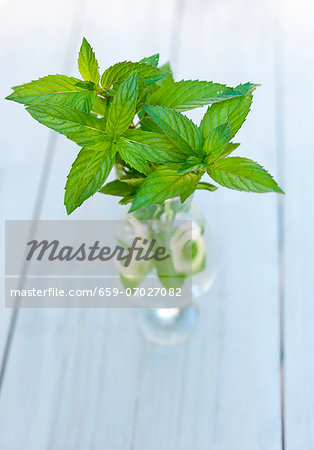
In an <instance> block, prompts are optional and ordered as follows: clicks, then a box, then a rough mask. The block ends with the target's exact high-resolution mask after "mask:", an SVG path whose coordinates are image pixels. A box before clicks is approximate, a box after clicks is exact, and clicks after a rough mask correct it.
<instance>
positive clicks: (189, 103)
mask: <svg viewBox="0 0 314 450" xmlns="http://www.w3.org/2000/svg"><path fill="white" fill-rule="evenodd" d="M242 95H243V94H242V93H241V92H239V91H237V90H236V89H232V88H230V87H227V86H225V85H223V84H218V83H212V82H208V81H198V80H187V81H179V82H177V83H172V84H170V85H169V84H165V85H164V86H162V87H161V88H160V89H158V90H156V91H155V92H153V93H152V95H151V96H150V97H149V99H148V104H150V105H160V106H166V107H168V108H173V109H175V110H176V111H181V112H182V111H188V110H189V109H194V108H199V107H201V106H204V105H208V104H209V103H215V102H221V101H223V100H226V99H229V98H233V97H239V96H242Z"/></svg>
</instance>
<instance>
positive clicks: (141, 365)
mask: <svg viewBox="0 0 314 450" xmlns="http://www.w3.org/2000/svg"><path fill="white" fill-rule="evenodd" d="M0 17H1V19H0V20H1V26H0V35H1V39H0V42H1V48H0V55H1V61H2V67H1V73H0V77H1V84H0V91H1V98H3V97H4V96H5V95H7V94H8V93H9V87H10V86H14V85H17V84H21V83H23V82H26V81H29V80H31V79H34V78H38V77H39V76H43V75H46V74H48V73H50V74H53V73H67V74H69V75H70V74H74V75H75V74H77V69H76V55H77V51H78V48H79V46H80V42H81V39H82V36H83V35H84V36H86V38H87V39H88V40H89V41H90V42H91V43H92V45H93V46H94V49H95V51H96V54H97V56H98V59H99V61H100V63H101V67H102V69H105V68H106V67H108V66H109V65H111V64H112V63H114V62H117V61H119V60H125V59H132V60H138V59H140V58H142V57H144V56H148V55H150V54H152V53H156V52H160V53H161V59H162V61H166V60H167V59H168V58H171V61H172V62H173V68H174V71H175V75H176V79H181V78H183V77H184V78H186V79H188V78H194V79H195V78H199V79H207V80H208V79H212V80H214V81H218V82H225V83H227V84H229V85H236V84H238V83H240V82H245V81H252V82H257V83H261V84H262V86H261V87H260V88H258V90H257V92H256V94H255V98H254V104H253V108H252V111H251V114H250V116H249V118H248V120H247V121H246V123H245V125H244V126H243V129H242V130H241V131H240V132H239V138H238V139H239V141H240V142H241V147H240V148H239V152H238V153H239V154H240V155H245V156H248V157H250V158H252V159H254V160H257V161H259V162H260V163H262V164H263V165H265V167H267V168H268V169H269V170H270V172H271V173H273V174H274V175H275V176H276V177H277V179H278V180H279V183H280V185H281V186H282V187H283V189H284V190H285V191H286V196H285V197H284V198H283V197H279V196H276V195H275V194H266V195H254V194H246V193H239V192H234V191H230V190H227V189H219V190H218V191H217V192H216V193H213V194H210V193H208V192H205V193H204V195H203V194H201V195H198V197H197V201H198V203H199V205H201V207H202V209H203V210H204V212H205V214H206V217H207V220H208V222H209V223H210V225H211V227H212V228H213V229H214V230H215V231H216V233H217V235H218V237H219V242H220V247H221V255H220V259H221V264H220V272H219V275H218V277H217V279H216V282H215V284H214V285H213V287H212V289H211V291H210V292H209V293H208V294H206V295H205V296H204V297H203V298H202V299H201V301H200V309H201V314H200V320H199V323H198V327H197V329H196V332H195V333H194V335H193V337H192V339H191V340H189V341H188V342H187V343H185V344H183V345H178V346H172V347H170V348H169V347H159V346H154V345H152V344H149V343H148V342H145V341H144V339H143V338H142V337H141V335H140V334H139V332H138V329H137V327H136V324H135V321H134V317H133V316H134V312H133V311H130V310H118V309H117V310H93V309H89V310H80V309H72V310H66V309H57V310H52V309H30V310H19V311H17V310H15V311H12V310H9V309H5V308H4V300H3V301H2V306H1V310H0V363H1V377H0V383H1V384H0V449H1V450H48V449H49V450H87V449H88V450H89V449H93V450H94V449H95V450H103V449H104V450H279V449H288V450H313V449H314V258H313V255H314V205H313V194H312V193H311V190H313V183H312V180H313V174H314V148H313V146H314V139H313V137H312V131H313V111H312V110H313V100H314V82H313V68H314V60H313V45H314V6H313V2H311V1H310V0H298V1H297V0H285V1H283V0H282V1H281V0H276V1H274V0H252V1H248V0H237V1H236V0H219V1H218V0H159V1H158V2H156V1H150V0H133V1H127V0H115V1H108V0H67V1H64V0H54V1H53V2H46V1H44V0H41V1H39V0H29V1H27V2H25V1H23V0H1V1H0ZM0 107H1V122H0V128H1V136H0V141H1V161H0V173H1V183H0V192H1V209H0V214H1V217H2V221H1V230H2V235H3V228H4V222H3V220H4V219H31V218H33V219H64V218H65V217H66V215H65V211H64V208H63V204H62V203H63V201H62V200H63V198H62V197H63V187H64V181H65V177H66V174H67V172H68V170H69V167H70V164H71V162H72V160H73V158H74V155H75V152H76V151H77V148H76V146H75V144H73V143H71V142H70V141H68V140H66V139H65V138H63V137H57V136H56V135H55V134H53V133H50V132H49V130H47V129H45V128H44V127H42V126H40V125H39V124H37V123H35V121H34V120H33V119H32V118H31V117H29V116H28V115H27V114H26V113H25V111H24V110H23V108H22V107H21V106H20V105H17V104H13V103H9V102H5V101H1V106H0ZM201 113H202V111H196V112H195V113H194V114H193V118H195V119H196V120H197V119H199V117H200V114H201ZM119 213H120V212H119V209H118V208H117V207H116V200H115V199H114V198H108V199H105V198H104V197H102V196H95V197H94V198H93V199H92V200H89V201H88V202H87V203H86V205H84V207H82V208H81V209H80V210H79V211H78V212H76V213H75V214H73V219H74V220H75V219H81V218H92V219H106V218H111V219H113V218H117V217H119ZM1 246H2V247H1V251H2V254H3V252H4V242H3V239H2V240H1ZM1 264H2V269H4V267H3V265H4V262H3V258H2V260H1ZM2 272H3V270H2ZM1 283H2V285H1V288H2V292H3V281H2V280H1Z"/></svg>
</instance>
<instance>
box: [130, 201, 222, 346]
mask: <svg viewBox="0 0 314 450" xmlns="http://www.w3.org/2000/svg"><path fill="white" fill-rule="evenodd" d="M126 219H127V222H129V223H132V226H134V224H136V226H141V227H144V228H145V226H146V225H148V224H149V225H148V226H149V229H150V232H149V233H150V235H151V233H152V230H154V231H153V233H155V235H154V237H156V236H158V239H160V235H162V236H164V235H167V236H168V235H171V236H173V234H174V232H175V230H177V229H178V225H177V224H178V223H187V222H188V223H190V224H191V226H192V233H190V234H189V237H188V238H187V239H186V240H185V241H184V239H185V238H184V236H183V238H182V239H183V245H182V246H181V247H182V248H184V249H186V248H189V253H188V254H189V258H188V261H187V260H186V259H185V258H184V257H183V256H182V252H181V253H180V254H178V251H177V250H176V249H177V247H176V249H175V250H174V251H172V253H171V260H170V261H169V262H168V269H167V270H169V273H168V275H169V276H167V277H164V276H159V274H158V269H157V270H156V268H154V267H151V266H150V265H149V264H148V263H142V264H138V265H137V267H136V270H135V272H136V275H137V278H132V276H134V267H133V268H131V271H132V270H133V273H132V274H130V270H129V271H124V270H122V272H123V273H122V276H123V281H124V286H133V287H134V286H135V285H139V286H140V284H141V280H143V279H144V278H145V277H147V276H149V274H150V275H151V274H152V273H155V276H156V278H157V277H159V282H160V286H163V287H165V288H166V289H170V288H171V287H175V286H178V285H180V283H185V282H187V281H186V280H188V279H189V281H191V282H192V298H191V299H190V300H191V302H190V303H191V305H192V306H189V307H165V308H163V307H162V308H160V307H158V308H139V309H137V311H136V319H137V323H138V326H139V330H140V332H141V333H142V335H143V336H144V337H145V338H146V339H148V340H149V341H151V342H154V343H157V344H164V345H169V344H176V343H179V342H182V341H184V340H186V339H187V338H188V337H189V335H190V334H191V332H192V331H193V329H194V328H195V326H196V323H197V318H198V306H197V299H198V298H199V297H200V296H201V295H203V294H204V293H205V292H207V291H208V290H209V289H210V287H211V286H212V284H213V282H214V279H215V276H216V273H217V270H218V243H217V239H216V236H215V234H214V233H213V231H212V230H211V229H210V227H209V226H208V224H206V223H205V219H204V216H203V214H202V212H201V210H200V208H199V207H198V206H197V204H196V203H195V202H194V201H193V197H190V198H189V199H188V200H187V201H186V202H184V203H183V204H182V203H181V201H180V199H179V198H174V199H170V200H166V202H164V203H163V204H161V205H152V206H150V207H145V208H142V209H140V210H137V211H135V212H134V213H131V214H128V215H127V218H126ZM181 221H182V222H181ZM141 233H142V234H143V228H142V231H141ZM162 233H163V234H162ZM186 267H188V271H185V269H186ZM163 275H164V273H163ZM177 275H178V277H177ZM180 277H182V281H181V278H180ZM134 279H136V280H137V281H136V282H134ZM178 283H179V284H178Z"/></svg>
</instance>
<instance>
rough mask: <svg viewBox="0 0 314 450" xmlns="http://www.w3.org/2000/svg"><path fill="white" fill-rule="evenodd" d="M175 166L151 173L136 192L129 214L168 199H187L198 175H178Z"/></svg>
mask: <svg viewBox="0 0 314 450" xmlns="http://www.w3.org/2000/svg"><path fill="white" fill-rule="evenodd" d="M178 169H179V166H178V165H177V164H174V165H169V166H168V167H167V166H160V167H158V168H157V169H155V170H154V171H153V172H151V173H150V174H149V175H148V177H147V178H146V179H145V181H144V183H143V184H142V186H141V187H140V189H139V190H138V192H137V194H136V196H135V198H134V201H133V203H132V207H131V209H130V212H132V211H135V210H137V209H139V208H142V207H143V206H149V205H153V204H156V203H163V202H164V201H165V200H167V199H168V198H173V197H177V196H179V195H180V196H181V199H182V197H183V198H184V197H185V198H187V196H189V195H190V194H191V193H192V191H193V190H195V189H196V186H197V182H198V180H199V178H200V176H199V175H197V174H194V173H187V174H178V173H177V170H178Z"/></svg>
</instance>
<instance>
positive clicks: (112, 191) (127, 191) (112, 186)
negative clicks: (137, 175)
mask: <svg viewBox="0 0 314 450" xmlns="http://www.w3.org/2000/svg"><path fill="white" fill-rule="evenodd" d="M99 192H101V193H102V194H109V195H116V196H118V197H125V196H129V195H132V194H134V193H135V192H136V189H134V186H132V185H131V184H128V183H124V182H123V181H120V180H114V181H111V182H110V183H107V184H105V186H103V187H102V188H101V189H100V191H99Z"/></svg>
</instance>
